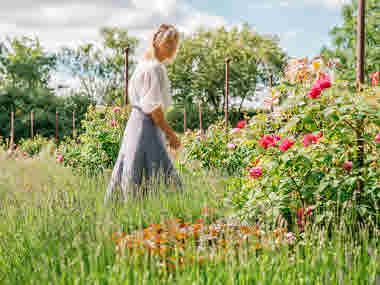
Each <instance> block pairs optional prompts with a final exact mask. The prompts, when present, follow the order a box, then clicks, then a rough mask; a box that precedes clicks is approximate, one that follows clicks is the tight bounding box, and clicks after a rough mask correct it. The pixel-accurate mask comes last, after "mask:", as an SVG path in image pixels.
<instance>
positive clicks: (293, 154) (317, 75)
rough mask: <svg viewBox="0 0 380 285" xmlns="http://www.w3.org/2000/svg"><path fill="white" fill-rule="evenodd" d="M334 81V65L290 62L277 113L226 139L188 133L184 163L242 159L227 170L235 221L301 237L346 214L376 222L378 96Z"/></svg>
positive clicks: (216, 132)
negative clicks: (312, 225)
mask: <svg viewBox="0 0 380 285" xmlns="http://www.w3.org/2000/svg"><path fill="white" fill-rule="evenodd" d="M334 77H335V76H334V63H333V62H329V61H326V60H324V59H322V58H316V59H314V60H312V61H309V60H308V58H305V59H300V60H295V61H293V62H291V64H290V65H289V66H288V68H287V70H286V77H285V78H284V80H283V81H282V83H281V85H280V86H278V88H277V89H276V90H275V91H274V92H275V94H274V95H275V96H279V97H280V102H282V104H281V106H280V107H279V108H278V110H277V111H276V112H275V113H273V114H263V113H261V114H258V115H256V116H254V117H253V118H252V119H250V120H249V122H247V124H245V123H244V124H243V123H242V124H241V126H243V125H244V126H243V128H242V129H239V128H235V129H232V130H231V132H230V137H231V139H230V140H227V139H226V135H225V133H224V128H223V124H222V122H221V123H220V124H219V125H216V126H214V128H211V129H212V131H211V132H209V133H208V134H207V136H206V137H205V138H204V139H203V140H202V139H201V138H200V137H197V136H196V134H191V135H190V136H191V137H192V139H190V140H187V141H185V148H186V150H187V157H188V158H191V159H197V160H200V161H201V164H202V166H203V167H206V168H213V167H219V168H224V169H228V167H230V166H229V165H228V163H227V161H228V158H229V157H234V158H237V159H241V162H236V163H235V164H234V165H236V166H238V167H236V168H231V167H230V169H233V170H234V169H239V170H240V171H239V172H234V171H231V172H230V174H235V177H233V178H231V179H230V180H229V181H228V183H227V185H228V190H229V191H227V192H226V194H225V201H226V202H227V203H228V204H229V206H232V207H234V208H235V210H236V211H235V213H236V216H238V217H239V218H241V219H244V220H247V221H248V220H251V221H252V222H255V223H262V222H265V223H266V224H270V222H271V223H272V224H273V225H274V224H276V225H275V226H278V223H279V222H286V224H287V225H288V227H289V228H292V227H295V229H289V230H297V229H298V230H299V231H303V230H304V229H305V226H306V224H308V222H309V221H311V220H313V221H314V222H316V223H325V222H326V221H327V219H331V218H334V217H335V218H336V217H337V215H334V214H333V213H336V212H337V213H341V212H342V211H343V209H344V210H345V211H348V210H349V209H351V212H350V213H351V214H352V218H355V219H356V220H357V221H361V222H363V221H369V220H376V221H375V222H376V223H377V224H379V219H378V213H379V208H380V204H379V203H380V202H379V201H380V186H379V177H380V170H379V169H380V165H379V159H378V158H379V157H380V153H379V150H380V143H377V142H378V140H379V138H378V137H377V136H378V133H379V127H380V119H379V114H378V108H379V106H380V96H379V92H378V89H376V88H377V86H368V87H367V88H365V89H364V90H362V91H361V92H357V93H352V91H350V90H352V89H350V88H348V86H351V85H352V84H351V83H349V82H344V81H340V80H339V79H336V78H334ZM372 83H373V82H372ZM231 143H232V144H234V145H236V146H234V147H232V146H231V145H227V144H231ZM242 148H245V149H246V151H245V152H244V154H246V155H245V156H244V155H243V156H241V155H242V153H241V152H240V150H241V149H242ZM302 213H306V214H302ZM268 222H269V223H268Z"/></svg>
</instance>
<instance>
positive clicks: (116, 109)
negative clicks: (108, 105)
mask: <svg viewBox="0 0 380 285" xmlns="http://www.w3.org/2000/svg"><path fill="white" fill-rule="evenodd" d="M120 110H121V109H120V107H115V108H114V109H113V111H112V112H114V113H117V112H119V111H120Z"/></svg>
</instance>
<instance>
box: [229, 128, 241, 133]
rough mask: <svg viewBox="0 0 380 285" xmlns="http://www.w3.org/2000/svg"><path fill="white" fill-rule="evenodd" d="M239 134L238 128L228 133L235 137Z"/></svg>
mask: <svg viewBox="0 0 380 285" xmlns="http://www.w3.org/2000/svg"><path fill="white" fill-rule="evenodd" d="M239 132H240V129H239V128H233V129H232V130H231V131H230V134H231V135H236V134H238V133H239Z"/></svg>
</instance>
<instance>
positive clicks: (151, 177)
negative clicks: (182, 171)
mask: <svg viewBox="0 0 380 285" xmlns="http://www.w3.org/2000/svg"><path fill="white" fill-rule="evenodd" d="M165 142H166V140H165V138H164V136H163V132H162V131H161V130H160V128H159V127H158V126H157V125H155V124H154V122H153V120H152V119H151V118H150V117H149V116H148V115H146V114H145V113H144V112H143V111H142V110H141V108H140V107H138V106H133V107H132V112H131V115H130V118H129V120H128V123H127V126H126V128H125V131H124V136H123V142H122V144H121V147H120V151H119V155H118V158H117V161H116V164H115V167H114V169H113V171H112V176H111V181H110V183H109V185H108V189H107V193H106V195H105V197H104V203H105V204H106V203H107V202H108V201H109V200H110V199H111V198H112V195H113V192H115V191H114V190H115V189H116V187H117V186H121V190H122V195H123V198H124V200H126V198H127V192H132V194H134V195H136V194H138V192H139V191H141V188H142V187H141V186H142V185H144V187H146V186H148V189H149V186H153V185H157V184H160V183H162V182H164V183H165V184H166V185H168V184H170V183H174V184H176V185H177V187H179V188H180V189H182V188H183V185H182V181H181V179H180V177H179V175H178V173H177V171H176V169H175V168H174V166H173V162H172V160H171V158H170V156H169V154H168V152H167V149H166V143H165ZM162 178H163V179H164V181H162ZM145 189H146V188H145Z"/></svg>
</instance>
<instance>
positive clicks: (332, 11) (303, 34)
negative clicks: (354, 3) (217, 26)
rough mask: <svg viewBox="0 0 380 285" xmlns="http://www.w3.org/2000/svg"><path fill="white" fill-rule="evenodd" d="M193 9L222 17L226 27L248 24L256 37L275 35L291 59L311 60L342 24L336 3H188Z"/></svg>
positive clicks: (245, 0)
mask: <svg viewBox="0 0 380 285" xmlns="http://www.w3.org/2000/svg"><path fill="white" fill-rule="evenodd" d="M188 2H189V4H191V5H192V6H193V7H194V8H196V9H199V10H202V11H204V12H207V13H209V14H214V15H217V16H222V17H224V18H225V19H226V20H227V21H228V22H229V23H232V24H239V23H242V22H248V24H249V25H250V26H251V27H254V28H255V29H256V30H257V31H258V32H259V33H270V34H277V35H279V36H280V37H281V46H282V47H284V48H285V49H286V50H287V51H288V53H289V54H290V55H291V56H296V57H302V56H308V55H309V56H315V55H317V54H318V53H319V51H320V48H321V47H322V45H323V44H329V43H330V37H329V34H328V33H329V31H330V30H331V28H332V27H333V26H335V25H337V24H341V23H342V17H341V3H340V2H339V1H330V2H328V1H323V0H321V1H307V0H305V1H277V0H269V1H268V0H267V1H258V0H256V1H255V0H239V1H236V0H235V1H231V0H219V1H205V0H188Z"/></svg>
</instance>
